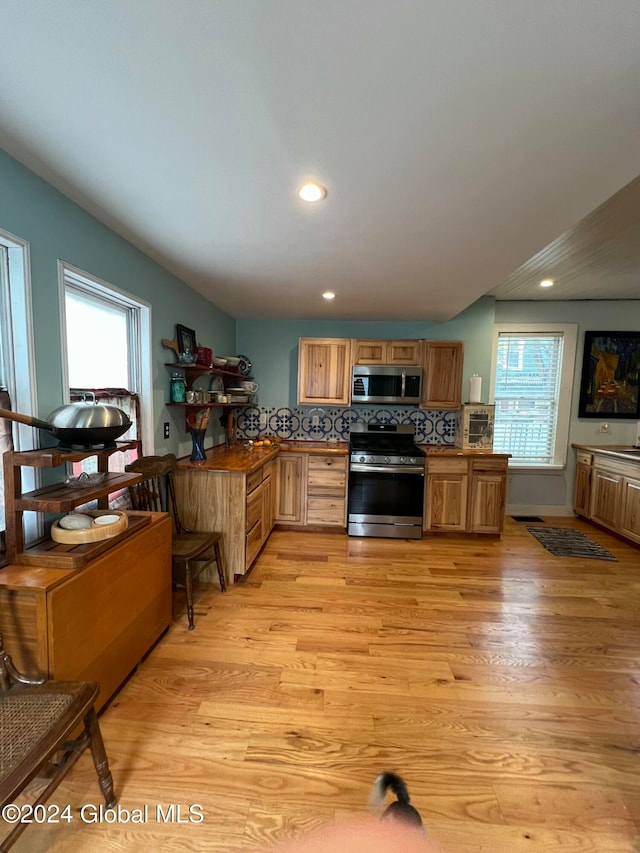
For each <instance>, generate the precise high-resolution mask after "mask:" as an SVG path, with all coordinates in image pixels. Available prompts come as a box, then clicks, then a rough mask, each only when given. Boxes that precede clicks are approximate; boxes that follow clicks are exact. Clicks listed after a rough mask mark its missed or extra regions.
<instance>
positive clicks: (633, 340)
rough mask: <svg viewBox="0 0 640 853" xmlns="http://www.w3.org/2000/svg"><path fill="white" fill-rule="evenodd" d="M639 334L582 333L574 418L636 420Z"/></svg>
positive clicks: (638, 414) (639, 400)
mask: <svg viewBox="0 0 640 853" xmlns="http://www.w3.org/2000/svg"><path fill="white" fill-rule="evenodd" d="M639 371H640V332H585V333H584V355H583V359H582V379H581V382H580V402H579V405H578V417H580V418H601V419H603V420H610V419H612V418H631V419H634V420H638V419H640V398H639V397H638V372H639Z"/></svg>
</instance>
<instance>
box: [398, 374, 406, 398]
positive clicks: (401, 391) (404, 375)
mask: <svg viewBox="0 0 640 853" xmlns="http://www.w3.org/2000/svg"><path fill="white" fill-rule="evenodd" d="M406 393H407V371H406V370H403V371H402V387H401V389H400V396H401V397H402V398H403V399H404V397H406Z"/></svg>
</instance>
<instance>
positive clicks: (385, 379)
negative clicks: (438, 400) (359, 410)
mask: <svg viewBox="0 0 640 853" xmlns="http://www.w3.org/2000/svg"><path fill="white" fill-rule="evenodd" d="M421 390H422V368H421V367H418V366H413V365H394V364H390V365H377V364H357V365H355V367H354V368H353V374H352V381H351V402H352V403H392V404H396V405H401V406H415V405H418V404H419V403H420V393H421Z"/></svg>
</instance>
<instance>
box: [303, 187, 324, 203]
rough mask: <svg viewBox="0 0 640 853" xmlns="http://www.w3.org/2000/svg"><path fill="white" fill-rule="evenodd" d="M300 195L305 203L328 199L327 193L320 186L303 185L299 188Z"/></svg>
mask: <svg viewBox="0 0 640 853" xmlns="http://www.w3.org/2000/svg"><path fill="white" fill-rule="evenodd" d="M298 195H299V196H300V198H301V199H302V200H303V201H321V200H322V199H323V198H326V196H327V191H326V190H325V188H324V187H321V186H320V184H303V185H302V186H301V187H299V188H298Z"/></svg>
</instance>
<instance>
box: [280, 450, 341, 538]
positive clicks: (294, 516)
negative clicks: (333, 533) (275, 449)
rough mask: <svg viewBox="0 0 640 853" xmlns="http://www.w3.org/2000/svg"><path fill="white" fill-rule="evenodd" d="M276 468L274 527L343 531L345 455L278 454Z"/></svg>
mask: <svg viewBox="0 0 640 853" xmlns="http://www.w3.org/2000/svg"><path fill="white" fill-rule="evenodd" d="M277 465H278V476H277V485H276V518H275V520H276V522H277V523H279V524H284V525H287V526H294V527H305V526H307V527H345V525H346V490H347V457H346V455H344V456H341V455H336V454H326V455H322V454H317V453H315V454H313V453H286V452H281V453H280V454H279V456H278V462H277Z"/></svg>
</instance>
